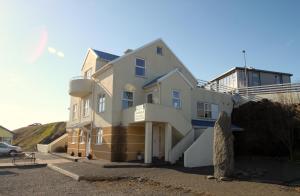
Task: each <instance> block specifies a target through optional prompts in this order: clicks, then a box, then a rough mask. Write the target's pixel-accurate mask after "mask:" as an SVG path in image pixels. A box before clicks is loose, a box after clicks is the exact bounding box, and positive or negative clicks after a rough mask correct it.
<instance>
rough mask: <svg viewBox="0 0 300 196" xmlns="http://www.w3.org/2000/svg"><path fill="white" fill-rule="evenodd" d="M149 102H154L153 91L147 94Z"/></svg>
mask: <svg viewBox="0 0 300 196" xmlns="http://www.w3.org/2000/svg"><path fill="white" fill-rule="evenodd" d="M147 103H153V94H152V93H149V94H147Z"/></svg>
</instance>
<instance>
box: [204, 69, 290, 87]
mask: <svg viewBox="0 0 300 196" xmlns="http://www.w3.org/2000/svg"><path fill="white" fill-rule="evenodd" d="M291 76H292V74H290V73H282V72H275V71H267V70H261V69H254V68H251V67H247V68H246V69H245V68H244V67H234V68H232V69H230V70H229V71H227V72H225V73H224V74H222V75H220V76H218V77H216V78H215V79H213V80H211V81H210V82H209V83H210V84H211V85H212V86H213V85H215V86H225V87H228V89H229V88H233V89H237V88H244V87H252V86H263V85H271V84H284V83H291Z"/></svg>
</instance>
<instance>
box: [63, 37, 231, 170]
mask: <svg viewBox="0 0 300 196" xmlns="http://www.w3.org/2000/svg"><path fill="white" fill-rule="evenodd" d="M69 94H70V95H71V100H70V119H69V122H68V124H67V131H68V134H69V136H68V153H69V154H74V155H76V156H77V155H78V154H79V155H81V156H87V155H91V156H92V157H93V158H98V159H107V160H110V161H130V160H137V159H139V157H141V156H142V157H144V161H145V163H151V162H152V160H153V158H154V159H162V160H165V161H169V162H171V163H174V162H175V161H176V160H177V159H178V158H179V157H180V156H181V155H182V154H183V153H184V152H185V151H186V150H187V149H188V148H194V147H195V145H192V144H193V143H194V141H195V142H196V141H197V139H198V138H200V137H201V135H206V136H205V137H210V139H209V140H211V142H212V138H211V136H212V135H213V134H203V133H204V132H205V131H208V129H206V128H208V127H212V126H214V122H215V120H216V118H217V117H218V114H219V112H220V111H226V112H227V113H228V114H229V115H230V114H231V110H232V98H231V96H230V95H228V94H225V93H218V92H214V91H210V90H206V89H203V88H199V87H198V85H197V79H196V78H195V77H194V76H193V74H192V73H191V72H190V71H189V70H188V69H187V68H186V66H184V64H183V63H182V62H181V61H180V60H179V59H178V58H177V57H176V55H175V54H174V53H173V52H172V51H171V50H170V49H169V47H168V46H167V45H166V44H165V43H164V42H163V41H162V40H161V39H158V40H155V41H153V42H151V43H148V44H146V45H144V46H142V47H140V48H138V49H136V50H127V51H126V52H125V54H124V55H122V56H120V57H119V56H116V55H112V54H109V53H105V52H101V51H97V50H94V49H89V50H88V52H87V55H86V57H85V60H84V62H83V66H82V69H81V76H80V77H75V78H73V79H72V80H71V81H70V89H69ZM196 146H198V145H196ZM206 148H207V150H206ZM206 148H202V150H205V151H206V153H205V154H209V158H208V160H209V163H204V162H203V163H201V164H202V165H203V164H206V165H209V164H212V146H211V145H210V146H207V147H206ZM193 152H194V150H190V151H189V153H188V154H189V156H194V157H195V156H201V154H197V155H193ZM205 156H207V155H205ZM185 159H188V162H189V164H190V163H192V162H193V159H192V158H189V157H185ZM198 161H199V160H198ZM201 164H200V163H197V165H201ZM194 165H195V164H194Z"/></svg>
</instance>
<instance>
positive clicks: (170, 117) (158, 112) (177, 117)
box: [122, 103, 192, 135]
mask: <svg viewBox="0 0 300 196" xmlns="http://www.w3.org/2000/svg"><path fill="white" fill-rule="evenodd" d="M147 121H148V122H166V123H170V124H171V125H172V126H173V127H174V128H175V129H177V130H178V131H179V132H180V133H181V134H182V135H185V134H186V133H187V132H188V131H190V130H191V129H192V125H191V122H190V121H189V120H187V119H186V118H185V117H184V116H183V115H182V114H181V112H180V111H178V110H176V109H174V108H172V107H168V106H164V105H160V104H150V103H146V104H143V105H138V106H134V107H130V108H127V109H124V110H123V114H122V123H123V124H124V125H125V126H127V125H128V124H131V123H137V122H147Z"/></svg>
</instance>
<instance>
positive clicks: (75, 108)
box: [72, 104, 77, 120]
mask: <svg viewBox="0 0 300 196" xmlns="http://www.w3.org/2000/svg"><path fill="white" fill-rule="evenodd" d="M72 119H73V120H75V119H77V104H74V105H73V107H72Z"/></svg>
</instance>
